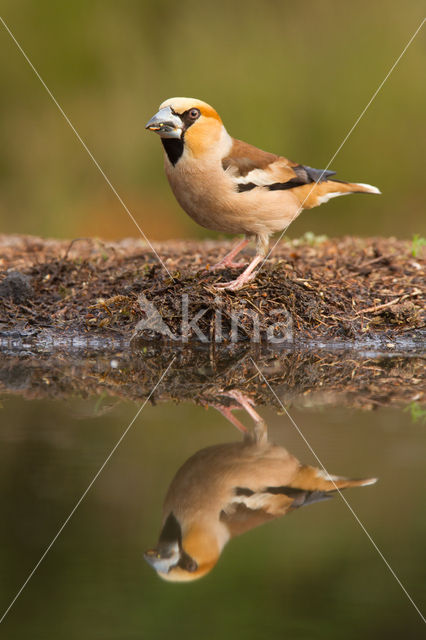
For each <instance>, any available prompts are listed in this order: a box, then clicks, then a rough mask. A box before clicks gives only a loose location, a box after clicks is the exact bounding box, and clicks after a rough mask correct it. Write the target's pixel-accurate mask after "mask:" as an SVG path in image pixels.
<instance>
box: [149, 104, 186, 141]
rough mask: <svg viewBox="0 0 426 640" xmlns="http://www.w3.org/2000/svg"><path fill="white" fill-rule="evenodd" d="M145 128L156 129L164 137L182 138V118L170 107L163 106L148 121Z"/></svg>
mask: <svg viewBox="0 0 426 640" xmlns="http://www.w3.org/2000/svg"><path fill="white" fill-rule="evenodd" d="M145 129H149V131H155V133H158V135H159V136H161V137H162V138H180V137H181V135H182V120H181V119H180V118H179V116H177V115H175V114H174V113H173V111H172V110H171V108H170V107H163V108H162V109H160V111H158V113H156V114H155V116H153V117H152V118H151V120H150V121H149V122H147V124H146V125H145Z"/></svg>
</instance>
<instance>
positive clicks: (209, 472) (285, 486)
mask: <svg viewBox="0 0 426 640" xmlns="http://www.w3.org/2000/svg"><path fill="white" fill-rule="evenodd" d="M223 396H225V397H227V398H228V399H230V400H231V404H229V400H228V404H227V405H225V404H223V405H222V404H219V403H218V404H217V405H214V406H215V408H216V409H218V410H219V411H220V412H221V413H222V414H223V415H224V416H225V417H226V418H227V419H228V420H230V421H231V422H232V424H234V425H235V426H236V427H237V428H238V429H239V430H240V431H242V432H243V433H244V439H243V441H242V442H227V443H224V444H217V445H214V446H211V447H207V448H205V449H201V450H200V451H197V453H195V454H194V455H193V456H191V457H190V458H189V459H188V460H187V461H186V462H185V463H184V464H183V465H182V467H181V468H180V469H179V470H178V472H177V473H176V475H175V477H174V478H173V480H172V482H171V484H170V487H169V489H168V492H167V495H166V498H165V501H164V506H163V524H162V529H161V532H160V537H159V540H158V542H157V546H156V547H155V548H154V549H150V550H148V551H147V552H146V553H145V559H146V560H147V562H148V563H149V564H150V565H151V566H152V567H153V568H154V569H155V570H156V571H157V573H158V575H159V576H161V577H162V578H164V579H165V580H169V581H173V582H184V581H191V580H196V579H198V578H201V577H203V576H205V575H206V574H207V573H209V571H211V569H212V568H213V567H214V566H215V564H216V563H217V561H218V559H219V557H220V554H221V553H222V550H223V548H224V546H225V545H226V543H227V542H228V541H229V540H230V539H231V538H233V537H234V536H237V535H240V534H242V533H244V532H245V531H249V530H250V529H253V528H254V527H257V526H259V525H261V524H264V523H265V522H268V521H270V520H273V519H274V518H277V517H279V516H284V515H286V514H287V513H291V512H292V511H294V510H295V509H298V508H300V507H303V506H305V505H309V504H313V503H314V502H319V501H321V500H324V499H327V498H329V497H331V494H332V493H333V492H335V491H336V490H337V489H345V488H347V487H358V486H364V485H368V484H373V483H374V482H376V478H366V479H361V480H353V479H352V480H351V479H349V478H345V477H342V476H334V475H328V474H327V473H326V472H325V471H324V470H323V469H318V468H316V467H311V466H309V465H303V464H301V463H300V462H299V460H297V458H295V457H294V456H293V455H291V453H289V452H288V451H287V449H285V448H284V447H281V446H279V445H276V444H273V443H272V442H269V440H268V433H267V427H266V424H265V423H264V421H263V420H262V418H261V417H260V416H259V414H258V413H257V412H256V411H255V409H254V403H253V401H252V400H251V399H250V398H248V397H246V396H244V394H242V393H241V392H239V391H236V390H234V391H230V392H227V393H224V394H223ZM236 408H243V409H245V410H246V411H247V413H248V414H249V415H250V416H251V418H252V419H253V421H254V427H253V429H252V430H248V429H247V428H246V427H245V426H244V425H243V424H242V423H241V422H240V421H239V420H238V419H237V418H236V417H235V416H234V415H233V413H232V411H233V410H234V409H236Z"/></svg>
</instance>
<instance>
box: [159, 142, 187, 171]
mask: <svg viewBox="0 0 426 640" xmlns="http://www.w3.org/2000/svg"><path fill="white" fill-rule="evenodd" d="M161 142H162V144H163V147H164V151H165V152H166V153H167V157H168V159H169V160H170V162H171V163H172V165H173V166H175V164H176V163H177V161H178V160H179V158H180V157H181V155H182V153H183V140H179V139H178V138H161Z"/></svg>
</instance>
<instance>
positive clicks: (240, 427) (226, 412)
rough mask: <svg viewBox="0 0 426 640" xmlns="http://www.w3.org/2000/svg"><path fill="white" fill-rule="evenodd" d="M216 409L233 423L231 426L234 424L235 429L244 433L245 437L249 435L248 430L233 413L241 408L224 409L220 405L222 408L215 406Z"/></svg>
mask: <svg viewBox="0 0 426 640" xmlns="http://www.w3.org/2000/svg"><path fill="white" fill-rule="evenodd" d="M214 408H215V409H217V410H218V411H219V413H221V414H222V415H223V417H224V418H226V419H227V420H229V422H231V424H233V425H234V427H237V429H238V431H241V433H244V435H246V434H247V433H248V429H247V428H246V427H245V426H244V425H243V423H242V422H240V421H239V420H238V418H236V417H235V416H234V414H233V413H232V411H233V410H234V409H238V408H239V407H222V406H221V405H220V406H215V407H214Z"/></svg>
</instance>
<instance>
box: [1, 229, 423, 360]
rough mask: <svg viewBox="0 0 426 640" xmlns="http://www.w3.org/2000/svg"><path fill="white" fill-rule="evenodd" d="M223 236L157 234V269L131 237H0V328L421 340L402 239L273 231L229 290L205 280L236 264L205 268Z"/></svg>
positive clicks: (418, 270) (293, 339) (417, 300)
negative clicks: (242, 279) (279, 238)
mask: <svg viewBox="0 0 426 640" xmlns="http://www.w3.org/2000/svg"><path fill="white" fill-rule="evenodd" d="M229 246H230V244H229V243H228V242H213V241H206V242H198V243H196V242H183V241H182V242H167V243H158V244H156V245H155V249H156V251H157V252H158V254H159V255H160V256H161V258H162V260H163V261H164V263H165V265H166V266H167V269H168V271H169V273H170V275H169V274H168V273H167V272H166V270H165V269H164V268H163V267H162V266H161V264H160V263H159V261H158V259H157V258H156V256H155V255H154V253H153V252H152V250H151V249H150V248H149V247H148V246H147V245H146V244H144V243H143V242H142V241H140V240H134V239H127V240H122V241H120V242H103V241H101V240H96V239H85V238H83V239H76V240H73V241H65V240H51V239H50V240H49V239H48V240H45V239H42V238H37V237H32V236H0V337H2V336H3V337H7V336H9V337H10V336H11V335H13V336H15V337H17V336H18V337H19V336H21V337H26V336H35V335H38V336H39V337H41V336H42V335H43V332H44V335H47V333H48V332H50V333H51V334H54V335H56V336H57V337H61V336H62V337H66V336H72V335H78V336H86V337H89V336H90V337H92V338H95V337H97V338H98V339H107V338H123V339H130V338H131V337H133V338H135V337H138V338H143V339H147V340H153V339H157V338H159V337H160V338H161V339H163V340H164V339H165V340H172V341H182V340H183V341H184V342H185V341H192V340H194V341H200V340H201V341H206V342H209V341H212V340H216V341H224V342H227V341H229V340H238V341H244V340H246V341H252V342H257V341H259V340H260V341H265V340H267V341H271V340H272V341H274V340H275V341H276V342H277V343H279V344H282V345H284V344H288V343H292V344H293V345H294V344H298V343H314V342H315V341H316V342H318V341H320V342H324V343H330V342H333V343H336V341H337V342H340V343H348V342H350V343H353V344H359V345H365V344H368V343H369V341H370V342H374V343H375V344H377V341H379V342H380V344H382V345H384V346H387V345H391V346H390V348H392V345H393V346H395V345H398V344H402V342H404V341H405V343H406V344H407V345H409V344H414V345H417V346H419V345H421V344H422V343H423V341H424V337H425V292H426V291H425V289H426V284H425V283H426V279H425V268H424V267H425V259H424V258H425V250H424V249H423V254H422V255H417V256H416V257H414V256H413V255H412V246H411V243H410V242H406V241H401V240H395V239H392V238H389V239H385V238H366V239H361V238H353V237H346V238H342V239H337V240H326V239H323V238H314V237H308V238H307V239H305V240H294V241H287V242H282V243H281V244H280V245H279V246H277V247H276V249H275V250H274V252H273V254H272V256H271V257H270V259H268V261H267V262H266V263H265V264H264V266H263V268H262V270H261V272H260V273H259V275H258V276H257V278H256V280H255V281H254V282H252V283H250V284H249V285H248V286H246V287H245V288H244V289H242V290H240V291H237V292H227V291H222V290H217V289H215V288H214V284H215V283H217V282H220V281H223V280H225V279H226V280H229V279H231V278H235V277H236V276H237V275H238V274H239V273H240V271H241V270H239V269H226V270H223V271H221V272H218V271H212V270H209V265H211V264H213V263H215V262H216V261H217V260H218V259H219V258H220V257H221V256H223V255H224V254H225V253H226V252H227V251H228V250H229ZM248 253H249V252H248ZM246 257H248V256H247V254H246ZM186 312H187V316H188V318H189V322H188V323H187V324H186V325H185V313H186ZM197 314H198V315H199V319H197V321H196V322H195V321H194V322H193V324H192V325H191V320H192V319H194V318H195V317H196V316H197ZM138 323H139V324H138ZM183 328H184V329H185V330H183ZM218 329H219V330H218ZM232 331H234V333H232ZM46 332H47V333H46Z"/></svg>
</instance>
